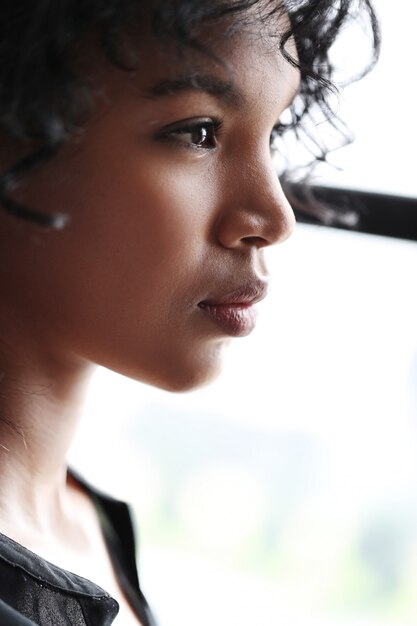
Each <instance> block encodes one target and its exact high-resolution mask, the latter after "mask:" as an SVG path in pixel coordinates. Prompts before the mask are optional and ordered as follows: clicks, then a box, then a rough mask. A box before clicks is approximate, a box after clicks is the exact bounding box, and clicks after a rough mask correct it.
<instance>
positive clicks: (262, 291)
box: [199, 279, 268, 307]
mask: <svg viewBox="0 0 417 626" xmlns="http://www.w3.org/2000/svg"><path fill="white" fill-rule="evenodd" d="M267 293H268V283H267V282H266V281H264V280H259V279H254V280H251V281H249V282H247V283H245V284H244V285H242V286H240V287H237V288H236V289H233V290H232V291H229V292H228V293H224V294H220V295H218V296H214V297H213V298H208V299H207V300H203V301H201V302H200V303H199V306H218V305H228V304H229V305H230V306H238V305H239V304H241V305H242V306H246V307H247V306H251V305H252V304H256V303H257V302H259V301H260V300H263V299H264V298H265V296H266V294H267Z"/></svg>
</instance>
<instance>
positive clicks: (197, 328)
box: [0, 0, 378, 626]
mask: <svg viewBox="0 0 417 626" xmlns="http://www.w3.org/2000/svg"><path fill="white" fill-rule="evenodd" d="M350 4H351V3H350V2H349V1H347V0H340V1H330V0H311V1H309V2H303V3H301V2H286V3H284V4H282V3H281V2H277V1H273V2H272V1H268V0H245V1H243V0H242V1H237V2H232V1H231V0H229V1H226V2H204V1H201V0H200V1H198V0H194V1H191V0H189V1H180V0H178V1H174V0H172V1H171V2H170V1H167V2H156V1H155V2H152V1H149V2H146V1H144V2H140V1H139V0H136V1H134V0H131V1H129V0H124V1H122V0H118V1H116V0H113V1H110V0H107V1H106V2H101V1H100V0H90V1H89V2H87V1H86V0H67V1H66V2H64V1H63V0H62V1H58V0H54V1H52V0H50V1H49V2H48V1H42V2H41V1H40V0H34V1H33V2H31V3H30V5H29V6H26V3H23V2H19V1H18V0H14V1H13V2H12V1H11V0H10V1H6V2H3V3H2V8H1V9H0V14H1V24H2V27H1V28H2V35H1V44H0V45H1V48H0V59H1V60H0V67H1V87H0V94H1V98H0V102H1V104H0V107H1V108H0V116H1V117H0V119H1V131H0V132H1V135H0V139H1V151H0V164H1V169H2V172H3V176H2V179H1V188H0V192H1V196H0V199H1V203H2V207H3V209H4V210H3V211H1V212H0V293H1V301H0V377H1V381H0V445H1V448H0V453H1V454H0V475H1V483H0V484H1V490H0V533H1V535H0V616H1V619H2V621H1V624H2V625H3V624H31V625H32V626H33V624H37V625H39V626H49V625H50V626H58V625H60V624H65V625H67V624H70V625H71V626H75V625H77V626H79V625H84V624H88V625H89V626H90V625H91V626H104V625H107V624H113V623H114V624H119V625H124V626H128V625H133V624H139V623H141V624H142V625H143V626H146V625H147V624H151V623H152V617H151V615H150V613H149V609H148V607H147V605H146V602H145V600H144V598H143V596H142V594H141V592H140V589H139V586H138V582H137V576H136V569H135V563H134V543H133V535H132V530H131V522H130V518H129V515H128V511H127V508H126V505H124V504H123V503H119V502H116V501H114V500H112V499H110V498H106V497H105V496H104V495H102V494H99V493H98V492H96V491H95V490H94V489H93V488H91V487H89V486H88V485H87V484H85V482H84V481H83V480H82V479H81V478H80V477H79V476H76V475H75V474H74V472H71V471H68V468H67V465H66V460H65V459H66V452H67V449H68V447H69V445H70V442H71V440H72V437H73V434H74V431H75V429H76V427H77V422H78V420H79V416H80V412H81V408H82V404H83V400H84V397H85V394H86V390H87V388H88V383H89V380H90V377H91V375H92V373H93V371H94V368H95V366H96V365H97V364H99V365H103V366H105V367H108V368H110V369H113V370H115V371H117V372H120V373H122V374H124V375H127V376H130V377H132V378H135V379H137V380H141V381H144V382H146V383H149V384H152V385H157V386H159V387H162V388H165V389H169V390H185V389H190V388H193V387H195V386H197V385H200V384H203V383H206V382H207V381H209V380H210V379H211V378H213V377H214V376H215V375H216V374H217V372H218V370H219V368H220V365H221V355H222V352H223V349H224V347H225V345H226V344H227V343H228V342H229V341H230V338H231V337H238V336H244V335H247V334H248V333H249V332H250V331H251V330H252V328H253V326H254V323H255V311H254V305H255V304H256V302H258V301H259V300H261V299H262V298H263V297H264V296H265V295H266V292H267V287H268V273H267V269H266V267H265V263H264V259H263V249H264V248H265V247H266V246H269V245H271V244H275V243H279V242H281V241H284V240H285V239H286V238H287V237H288V236H289V235H290V233H291V231H292V229H293V226H294V217H293V213H292V210H291V208H290V206H289V204H288V202H287V200H286V198H285V196H284V194H283V192H282V189H281V187H280V184H279V181H278V178H277V176H276V172H275V166H274V163H273V154H272V152H273V151H272V150H271V146H272V147H273V144H274V140H275V138H276V137H277V136H280V135H282V134H283V132H284V131H285V130H291V129H292V130H294V129H295V130H297V129H298V128H299V127H300V125H301V122H302V120H303V118H304V117H305V116H306V115H308V114H309V112H310V111H311V109H312V108H314V106H318V107H319V108H320V107H321V108H322V109H326V106H327V97H328V92H329V87H330V86H331V84H330V79H331V77H332V66H331V64H330V62H329V59H328V51H329V47H330V45H331V44H332V42H333V40H334V39H335V37H336V35H337V34H338V32H339V31H340V29H341V28H342V26H343V25H344V24H345V22H346V21H347V20H348V19H349V18H350V17H351V12H352V7H351V6H350ZM359 10H360V11H363V13H364V15H367V16H368V18H370V20H371V23H372V27H373V35H374V44H375V50H377V47H378V33H377V27H376V23H375V18H374V15H373V12H372V9H371V7H370V5H369V4H368V2H367V1H364V2H363V3H362V4H361V7H360V9H359ZM288 108H290V111H291V113H292V123H290V124H288V125H287V126H285V125H284V124H283V123H280V121H279V120H280V117H281V116H282V113H283V112H284V111H285V110H286V109H288ZM326 110H327V109H326ZM91 445H92V449H93V448H94V442H91ZM103 589H105V590H106V591H103ZM118 606H119V607H120V611H119V613H118Z"/></svg>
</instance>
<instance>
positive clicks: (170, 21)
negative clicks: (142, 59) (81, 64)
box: [0, 0, 380, 228]
mask: <svg viewBox="0 0 417 626" xmlns="http://www.w3.org/2000/svg"><path fill="white" fill-rule="evenodd" d="M261 3H262V6H263V8H264V9H266V10H263V11H262V16H263V17H262V19H263V20H268V19H271V18H272V16H274V15H276V14H277V13H278V12H280V11H281V12H283V11H284V12H285V13H286V14H287V15H288V18H289V28H288V29H287V32H285V33H280V34H279V37H280V40H279V47H280V50H281V53H282V54H283V56H284V57H285V59H286V60H287V61H288V62H289V63H290V64H292V65H293V66H295V67H297V68H298V69H299V71H300V74H301V84H300V89H299V94H298V96H297V98H296V100H295V101H294V103H293V105H292V106H291V108H290V113H291V120H290V122H287V123H286V124H280V125H279V126H277V128H276V129H275V132H276V134H277V135H278V136H282V135H283V134H284V133H286V132H288V131H293V132H295V133H296V134H300V133H301V135H302V132H303V131H302V122H303V120H305V119H306V118H308V117H309V116H310V115H311V114H312V111H313V110H317V109H319V110H321V111H323V112H324V113H325V115H326V117H328V118H331V117H332V116H331V115H330V113H331V111H330V110H329V97H330V95H331V93H332V92H333V91H334V90H335V87H334V84H333V78H334V72H335V68H334V67H333V64H332V62H331V59H330V56H329V50H330V48H331V46H332V44H333V43H334V41H335V39H336V38H337V36H338V34H339V33H340V32H341V31H342V29H343V28H344V27H345V25H346V24H347V23H348V22H350V21H352V20H353V21H354V20H357V19H359V18H361V19H365V21H366V22H367V24H368V25H369V29H370V32H371V36H372V54H371V58H370V59H369V61H368V63H367V64H366V66H365V67H364V69H363V72H362V74H365V73H366V72H367V71H368V70H369V69H370V68H371V67H372V66H373V64H374V63H375V62H376V60H377V57H378V53H379V46H380V36H379V29H378V22H377V18H376V16H375V13H374V10H373V7H372V5H371V1H370V0H284V1H282V0H223V1H222V0H214V1H213V0H211V1H210V0H153V1H152V0H31V2H27V1H26V0H2V2H1V5H0V129H1V131H2V132H3V133H5V134H7V135H8V136H9V137H11V138H12V139H13V140H15V141H16V142H17V143H18V144H19V145H20V146H21V148H22V150H23V153H24V154H26V156H24V157H23V158H21V159H20V160H18V161H17V162H15V163H14V164H13V165H12V167H10V168H9V169H8V170H7V171H6V172H4V173H3V174H2V176H1V177H0V203H1V204H2V206H3V208H4V209H5V210H6V211H8V212H9V213H12V214H14V215H16V216H19V217H21V218H24V219H27V220H32V221H34V222H36V223H38V224H40V225H44V226H50V227H54V228H59V227H62V226H63V225H64V223H65V216H63V215H57V214H46V213H42V212H39V211H37V210H34V209H33V208H30V207H25V206H22V205H21V204H18V203H17V202H15V201H14V200H13V199H12V198H11V193H12V192H13V190H14V189H15V188H16V187H17V186H18V185H19V183H20V182H21V180H22V179H24V177H25V176H28V175H29V174H30V172H31V171H32V170H33V169H34V168H36V167H38V166H40V165H41V164H42V163H44V162H46V161H47V160H49V159H51V158H53V156H54V155H55V154H56V153H57V152H58V150H59V149H60V147H61V146H62V145H63V144H65V142H67V141H68V140H69V138H71V137H72V136H73V135H74V133H75V132H77V131H79V130H80V128H82V125H83V123H84V122H85V120H86V119H87V116H88V113H89V112H90V110H91V108H92V106H93V98H92V95H93V94H92V93H91V89H90V88H89V87H88V86H87V85H86V84H85V82H83V80H82V78H81V77H80V76H79V75H78V74H77V72H76V69H75V67H74V62H73V61H74V53H75V51H76V50H77V46H79V44H80V42H81V41H82V40H83V38H84V37H85V35H88V34H93V35H95V36H96V38H97V42H98V45H99V46H100V47H101V49H102V50H103V52H104V53H105V55H106V57H107V58H108V60H109V62H111V63H113V64H115V65H117V66H118V67H120V68H123V69H125V70H126V71H132V69H135V67H136V62H135V60H134V58H132V55H126V54H125V50H124V48H125V47H126V46H124V45H123V43H124V42H125V40H126V33H127V31H128V29H129V27H130V25H131V24H132V23H134V22H135V20H136V22H139V25H140V20H141V19H145V18H146V19H147V20H149V19H150V22H148V23H150V24H151V27H152V30H153V33H154V34H155V35H157V36H158V37H161V38H162V39H163V38H167V37H168V38H171V39H173V40H174V41H176V42H177V44H178V45H179V47H187V46H191V47H193V48H194V49H197V50H200V51H202V52H204V53H206V54H209V55H211V56H213V57H215V55H214V54H213V51H211V50H209V49H207V48H203V46H202V44H201V43H200V41H199V39H198V35H197V34H196V33H197V32H198V28H199V27H200V26H201V25H202V24H204V23H205V22H208V21H213V20H219V19H223V18H227V17H229V18H232V22H233V23H234V24H235V26H236V25H239V20H244V19H245V16H247V12H248V10H249V9H252V8H255V9H256V8H257V5H261ZM271 23H272V22H271ZM277 35H278V34H277ZM291 38H294V40H295V43H296V47H297V58H294V57H293V56H291V54H290V53H289V52H288V51H287V48H286V44H287V43H288V41H289V40H290V39H291ZM127 56H129V58H127ZM218 61H219V62H221V59H218ZM362 74H361V75H362ZM354 78H358V76H356V77H354ZM333 119H336V118H335V117H333ZM338 132H339V134H340V135H341V136H342V137H341V138H342V142H343V141H345V140H346V136H343V134H344V133H343V128H341V127H340V126H339V127H338ZM34 146H35V148H34ZM317 148H318V152H316V154H315V158H316V159H319V160H320V159H321V160H323V159H325V158H326V152H327V150H326V148H325V147H323V146H317Z"/></svg>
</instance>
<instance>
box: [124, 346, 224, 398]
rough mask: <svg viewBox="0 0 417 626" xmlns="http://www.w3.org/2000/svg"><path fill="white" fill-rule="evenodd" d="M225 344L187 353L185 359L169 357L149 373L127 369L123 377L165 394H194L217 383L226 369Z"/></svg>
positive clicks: (178, 356) (178, 355)
mask: <svg viewBox="0 0 417 626" xmlns="http://www.w3.org/2000/svg"><path fill="white" fill-rule="evenodd" d="M223 345H224V344H223V343H222V344H215V345H214V346H213V347H212V349H211V350H201V351H198V352H196V353H194V354H186V355H185V356H184V357H183V358H181V355H180V354H176V355H175V358H174V359H172V358H166V359H164V360H163V361H162V362H161V361H159V362H158V364H157V366H156V367H155V366H154V367H152V368H150V369H149V370H147V371H143V370H142V371H140V372H137V371H134V369H132V370H126V369H124V371H120V370H119V373H120V374H123V375H125V376H128V377H129V378H133V379H135V380H137V381H139V382H142V383H145V384H147V385H152V386H153V387H158V388H159V389H163V390H164V391H171V392H176V393H181V392H186V391H193V390H194V389H198V388H199V387H203V386H205V385H208V384H209V383H211V382H212V381H213V380H215V379H216V378H217V377H218V375H219V374H220V372H221V370H222V365H223V358H222V351H223V350H222V349H223Z"/></svg>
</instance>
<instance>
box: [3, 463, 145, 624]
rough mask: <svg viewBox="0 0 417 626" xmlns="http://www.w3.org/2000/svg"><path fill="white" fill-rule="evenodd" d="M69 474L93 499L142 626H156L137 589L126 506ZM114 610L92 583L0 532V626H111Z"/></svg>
mask: <svg viewBox="0 0 417 626" xmlns="http://www.w3.org/2000/svg"><path fill="white" fill-rule="evenodd" d="M71 475H72V476H73V477H74V479H75V480H76V481H77V482H78V483H79V484H80V485H81V486H82V488H83V489H84V490H85V491H86V492H87V493H88V495H89V496H90V497H91V499H92V500H93V502H94V504H95V507H96V509H97V512H98V514H99V517H100V523H101V527H102V530H103V534H104V538H105V541H106V544H107V547H108V550H109V553H110V557H111V560H112V563H113V565H114V568H115V572H116V574H117V577H118V579H119V582H120V585H121V587H122V589H123V591H124V592H125V594H126V596H127V598H128V599H129V601H130V604H131V605H132V608H133V610H134V611H135V613H136V614H137V616H138V618H139V620H140V621H141V623H142V625H143V626H155V622H154V620H153V618H152V615H151V613H150V610H149V607H148V604H147V602H146V600H145V598H144V596H143V594H142V592H141V590H140V587H139V580H138V575H137V568H136V560H135V538H134V531H133V524H132V518H131V515H130V512H129V508H128V506H127V504H126V503H124V502H120V501H119V500H115V499H114V498H111V497H109V496H107V495H105V494H103V493H101V492H99V491H98V490H96V489H94V488H93V487H91V486H90V485H88V484H87V483H86V482H85V481H84V480H83V479H82V478H81V477H80V476H78V474H76V473H75V472H74V471H73V470H71ZM118 611H119V606H118V604H117V602H116V600H114V599H113V598H112V597H111V596H110V595H109V594H108V593H107V592H106V591H104V590H103V589H101V587H99V586H98V585H96V584H94V583H92V582H91V581H89V580H87V579H85V578H82V577H81V576H77V575H76V574H72V573H71V572H67V571H66V570H63V569H61V568H59V567H57V566H56V565H53V564H52V563H49V562H48V561H46V560H45V559H42V558H41V557H39V556H38V555H36V554H34V553H33V552H31V551H30V550H28V549H27V548H25V547H23V546H21V545H20V544H18V543H16V542H15V541H13V540H12V539H9V538H8V537H6V536H5V535H2V534H1V533H0V626H110V624H112V622H113V620H114V618H115V617H116V615H117V613H118Z"/></svg>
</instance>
